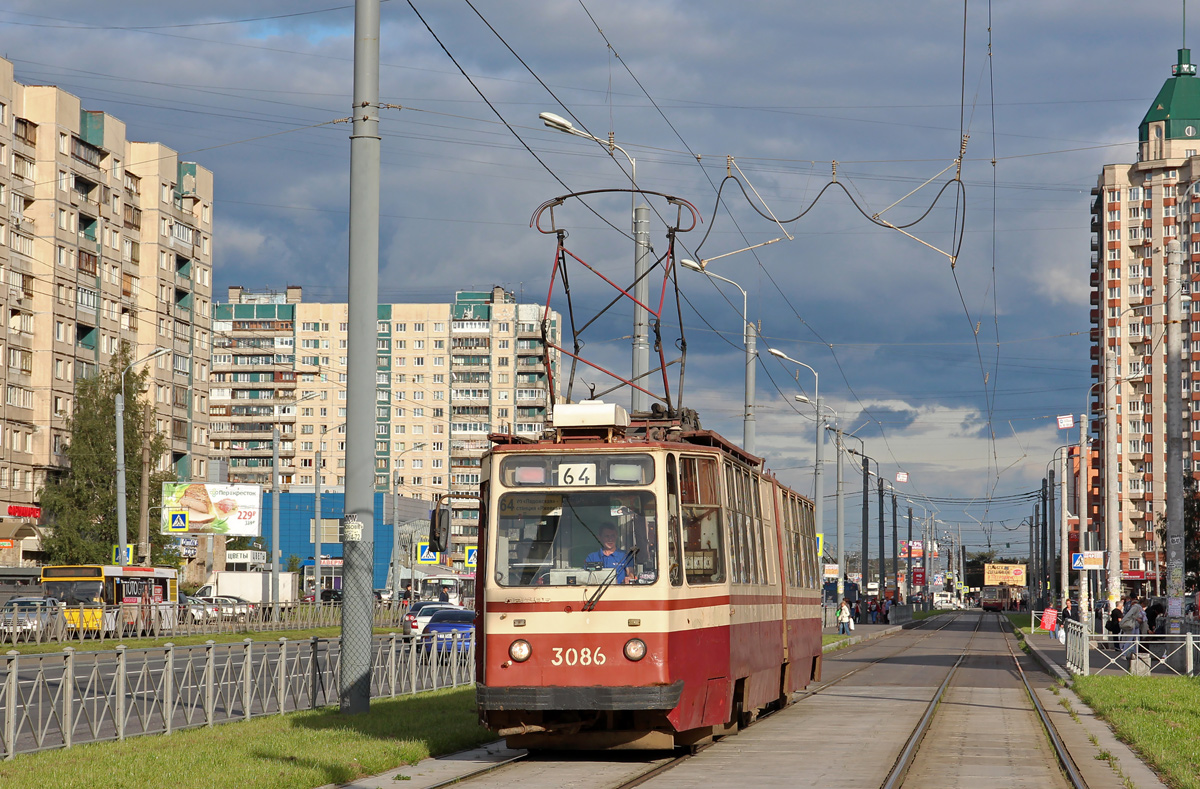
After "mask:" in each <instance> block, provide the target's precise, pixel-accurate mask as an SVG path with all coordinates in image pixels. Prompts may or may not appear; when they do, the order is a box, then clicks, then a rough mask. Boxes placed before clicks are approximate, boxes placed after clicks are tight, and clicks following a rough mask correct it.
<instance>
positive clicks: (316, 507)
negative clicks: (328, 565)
mask: <svg viewBox="0 0 1200 789" xmlns="http://www.w3.org/2000/svg"><path fill="white" fill-rule="evenodd" d="M324 438H325V434H324V433H322V434H321V439H324ZM317 446H318V447H320V446H321V445H320V444H319V443H318V444H317ZM315 462H316V464H317V468H316V472H317V473H316V475H315V476H313V485H314V487H313V515H314V516H316V528H315V529H313V543H314V546H313V560H314V563H313V602H314V603H319V602H321V551H322V546H321V541H322V538H324V536H325V535H324V534H322V532H321V530H322V528H323V527H322V524H321V450H320V449H317V456H316V458H315Z"/></svg>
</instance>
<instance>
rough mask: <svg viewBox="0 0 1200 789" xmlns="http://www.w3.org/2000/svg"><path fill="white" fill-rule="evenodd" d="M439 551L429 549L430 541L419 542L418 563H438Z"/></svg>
mask: <svg viewBox="0 0 1200 789" xmlns="http://www.w3.org/2000/svg"><path fill="white" fill-rule="evenodd" d="M438 560H439V557H438V553H437V551H431V550H429V543H427V542H419V543H417V564H438Z"/></svg>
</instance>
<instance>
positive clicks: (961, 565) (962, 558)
mask: <svg viewBox="0 0 1200 789" xmlns="http://www.w3.org/2000/svg"><path fill="white" fill-rule="evenodd" d="M958 586H959V588H960V589H967V588H968V587H967V546H966V545H964V544H963V538H962V524H961V523H960V524H958ZM962 598H963V594H962V592H961V591H960V592H959V593H958V599H959V600H961V599H962Z"/></svg>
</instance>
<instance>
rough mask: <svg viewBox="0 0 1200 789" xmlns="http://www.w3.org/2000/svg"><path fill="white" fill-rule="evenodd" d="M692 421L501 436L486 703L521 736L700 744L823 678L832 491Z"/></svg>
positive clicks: (593, 409)
mask: <svg viewBox="0 0 1200 789" xmlns="http://www.w3.org/2000/svg"><path fill="white" fill-rule="evenodd" d="M689 416H694V415H689V414H687V413H685V414H684V415H683V417H671V418H668V417H663V418H662V419H651V420H647V421H644V422H637V423H634V424H633V425H632V426H630V421H629V417H628V415H627V414H626V412H625V410H624V409H622V408H621V407H620V406H616V405H611V404H605V403H601V402H585V403H581V404H574V405H558V406H556V407H555V410H554V417H553V431H552V434H550V435H548V436H547V437H545V438H543V439H539V440H529V439H527V438H523V437H518V436H515V435H503V436H500V435H494V436H492V441H493V442H494V446H493V447H492V449H491V450H490V451H489V452H488V454H487V455H485V456H484V458H483V464H482V477H483V482H482V484H481V491H480V493H481V496H480V504H481V507H480V533H479V550H480V556H479V574H478V579H479V580H478V584H479V596H478V598H477V601H476V610H477V611H478V612H479V614H478V617H477V620H476V621H477V626H478V629H479V639H478V642H477V650H478V652H477V666H476V670H477V680H478V683H477V702H478V708H479V714H480V718H481V720H482V722H483V723H484V724H485V725H486V726H488V727H489V728H490V729H492V730H493V731H495V732H496V733H497V734H498V735H500V736H503V737H507V739H508V744H509V746H510V747H515V748H534V749H549V748H565V749H599V748H639V749H659V748H672V747H674V746H688V745H695V744H700V743H703V742H706V741H709V740H711V739H712V737H714V736H717V735H722V734H729V733H733V732H736V731H737V730H738V728H739V727H741V726H744V725H746V724H748V723H749V722H751V721H752V720H754V718H755V717H756V715H757V714H758V711H759V710H762V709H764V708H771V707H779V706H782V705H785V704H787V703H788V700H789V695H790V694H791V693H792V692H793V691H797V690H800V689H803V688H804V687H805V686H806V685H807V684H808V683H809V682H811V681H813V680H815V679H819V678H820V672H821V620H820V604H821V575H820V569H819V568H820V565H819V563H818V561H819V556H818V555H817V539H816V534H815V528H814V523H813V504H812V502H811V501H809V500H808V499H806V498H804V497H802V496H800V495H799V494H797V493H796V492H795V491H793V490H791V489H789V488H787V487H785V486H784V485H782V484H780V483H779V481H778V480H776V479H775V478H774V477H773V476H772V475H771V474H769V473H767V472H765V471H764V470H763V469H762V465H761V460H760V459H759V458H756V457H754V456H752V455H749V454H747V453H746V452H744V451H742V450H741V449H739V448H737V447H736V446H734V445H732V444H730V443H729V442H727V441H726V440H725V439H723V438H722V437H721V436H719V435H717V434H716V433H713V432H711V431H705V430H701V429H699V426H698V425H697V424H696V423H695V422H694V420H693V419H691V418H689Z"/></svg>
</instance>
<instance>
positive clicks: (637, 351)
mask: <svg viewBox="0 0 1200 789" xmlns="http://www.w3.org/2000/svg"><path fill="white" fill-rule="evenodd" d="M629 164H630V167H631V169H632V170H633V188H634V189H637V164H636V163H634V160H633V159H632V157H631V158H630V160H629ZM634 199H635V200H636V199H637V194H636V192H635V193H634ZM649 270H650V207H649V206H647V205H645V204H644V203H643V204H642V205H639V206H638V207H636V208H634V209H633V276H634V278H635V282H634V285H633V298H634V304H633V382H634V383H635V384H637V385H638V386H646V385H647V379H646V374H647V373H649V372H650V342H649V335H650V319H649V314H648V312H647V311H646V308H645V307H644V306H643V305H644V304H646V303H647V302H648V301H649V299H650V282H649V276H648V272H649ZM632 395H633V396H632V400H631V405H632V413H634V414H642V413H649V411H650V397H649V395H647V394H646V393H645V392H643V391H641V390H640V389H637V388H633V389H632Z"/></svg>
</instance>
